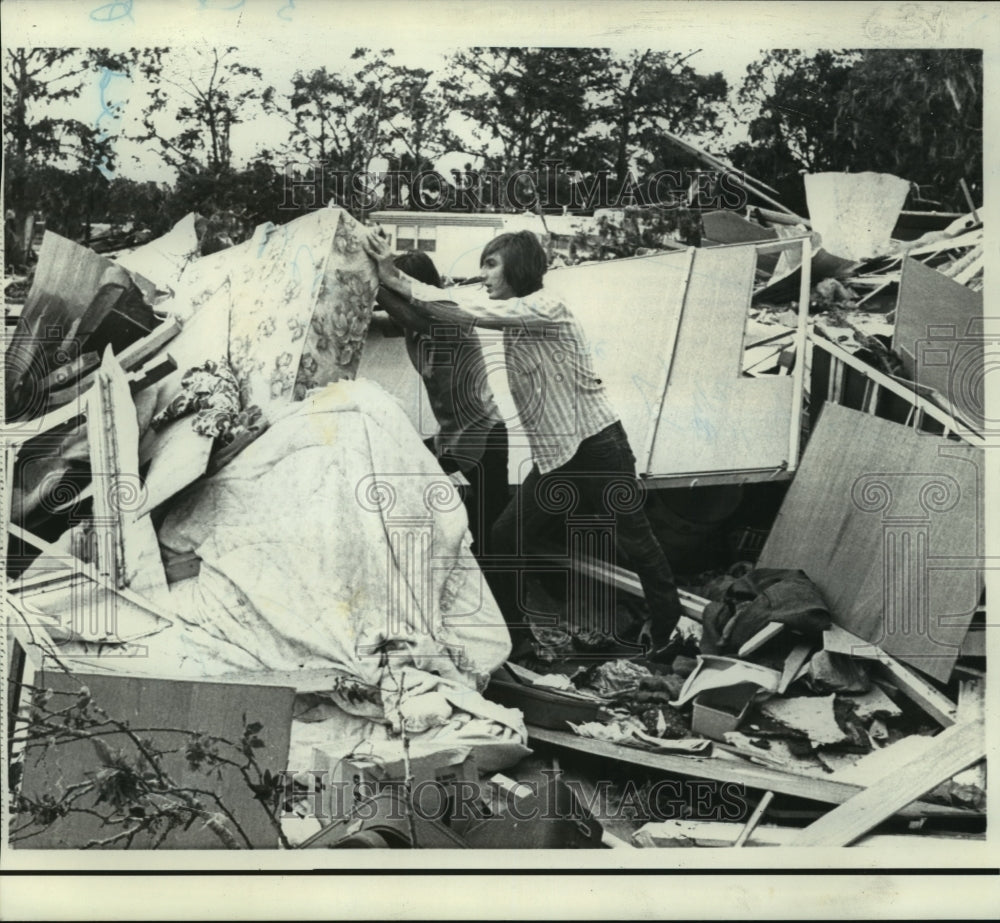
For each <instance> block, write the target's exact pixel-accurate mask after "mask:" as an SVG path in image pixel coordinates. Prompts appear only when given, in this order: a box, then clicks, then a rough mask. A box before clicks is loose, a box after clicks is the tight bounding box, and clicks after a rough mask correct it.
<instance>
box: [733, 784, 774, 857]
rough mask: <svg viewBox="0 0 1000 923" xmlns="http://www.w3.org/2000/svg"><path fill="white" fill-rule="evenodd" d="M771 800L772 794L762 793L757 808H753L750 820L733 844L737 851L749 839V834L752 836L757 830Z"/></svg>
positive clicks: (772, 798)
mask: <svg viewBox="0 0 1000 923" xmlns="http://www.w3.org/2000/svg"><path fill="white" fill-rule="evenodd" d="M773 800H774V792H764V796H763V797H762V798H761V799H760V801H759V802H757V807H756V808H754V812H753V814H751V815H750V820H748V821H747V822H746V826H745V827H744V828H743V829H742V830H741V831H740V835H739V836H738V837H737V838H736V842H735V843H733V846H734V847H736V848H737V849H738V848H740V847H741V846H744V845H745V844H746V841H747V840H749V839H750V834H752V833H753V832H754V830H755V829H756V828H757V825H758V824H759V823H760V822H761V819H762V818H763V817H764V812H765V811H766V810H767V808H768V806H769V805H770V804H771V802H772V801H773Z"/></svg>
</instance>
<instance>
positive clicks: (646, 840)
mask: <svg viewBox="0 0 1000 923" xmlns="http://www.w3.org/2000/svg"><path fill="white" fill-rule="evenodd" d="M739 831H740V825H739V824H733V823H726V822H725V821H718V820H700V821H699V820H667V821H654V822H652V823H648V824H646V825H645V826H644V827H640V828H639V829H638V830H637V831H636V832H635V833H634V834H633V839H634V840H635V841H636V843H638V844H639V845H640V846H642V847H646V848H659V849H662V848H678V847H681V848H685V847H703V848H720V847H727V846H733V845H734V844H735V842H736V839H737V837H738V836H739ZM798 832H799V831H798V830H797V829H796V828H795V827H778V826H763V827H757V829H756V830H754V831H753V834H752V835H751V836H750V839H749V840H748V841H747V843H746V845H747V846H789V845H790V844H791V842H792V840H793V839H794V838H795V836H796V835H797V834H798ZM985 839H986V836H985V834H982V835H968V834H966V835H961V836H932V835H930V834H926V833H920V834H899V835H873V836H866V837H862V838H861V839H860V840H859V841H858V842H857V844H856V845H858V846H869V847H874V848H876V849H886V850H890V851H891V850H894V849H923V850H928V851H929V850H934V849H947V848H948V847H954V846H961V844H963V843H976V842H983V841H985Z"/></svg>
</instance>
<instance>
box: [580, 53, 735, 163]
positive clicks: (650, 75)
mask: <svg viewBox="0 0 1000 923" xmlns="http://www.w3.org/2000/svg"><path fill="white" fill-rule="evenodd" d="M693 54H694V53H692V54H683V53H681V52H655V51H652V50H650V49H646V50H645V51H633V52H630V53H629V54H627V55H624V56H623V57H618V56H614V55H611V54H610V53H608V52H603V55H604V59H605V60H604V62H603V67H602V69H601V73H602V74H603V75H604V76H603V80H602V81H601V82H600V83H599V89H600V90H601V91H602V93H603V100H602V103H601V105H600V106H599V108H598V112H599V113H600V117H601V119H602V120H603V121H604V122H606V123H607V124H608V125H610V126H613V131H611V133H610V138H609V141H608V146H609V147H610V153H611V156H612V162H613V163H614V167H615V173H616V175H617V176H619V177H624V176H625V175H626V174H627V173H628V170H629V166H630V163H631V161H632V160H633V159H634V158H638V159H640V160H646V161H648V160H650V159H651V158H653V157H655V156H657V155H660V156H661V157H662V156H663V155H664V154H665V150H664V148H665V147H669V144H667V145H664V136H663V132H664V130H666V131H668V132H670V133H672V134H679V135H682V136H684V137H685V138H688V139H691V138H693V137H694V138H703V139H705V140H706V141H707V140H712V139H714V138H717V137H718V136H719V134H720V132H721V125H720V122H719V116H720V112H721V110H720V107H721V104H722V103H723V102H724V101H725V98H726V92H727V89H728V87H727V85H726V81H725V78H724V77H723V76H722V74H721V73H715V74H710V75H707V76H706V75H702V74H699V73H698V72H697V71H695V69H694V68H693V67H692V66H691V65H690V64H688V63H687V62H688V60H689V59H690V58H691V57H692V56H693ZM671 158H672V159H673V160H674V161H676V156H675V155H673V154H669V155H667V157H666V159H667V162H670V160H671Z"/></svg>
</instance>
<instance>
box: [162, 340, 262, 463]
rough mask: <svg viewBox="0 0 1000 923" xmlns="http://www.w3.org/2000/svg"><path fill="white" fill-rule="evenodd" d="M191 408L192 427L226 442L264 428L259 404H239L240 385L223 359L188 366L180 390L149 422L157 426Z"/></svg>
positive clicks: (189, 410)
mask: <svg viewBox="0 0 1000 923" xmlns="http://www.w3.org/2000/svg"><path fill="white" fill-rule="evenodd" d="M192 411H193V412H194V414H195V416H194V420H193V422H192V425H193V427H194V431H195V432H196V433H199V434H200V435H202V436H212V437H214V438H216V439H218V440H220V442H221V443H222V444H223V445H229V444H230V443H231V442H233V440H235V439H236V437H237V436H240V435H242V434H243V433H259V432H261V431H262V430H263V429H264V419H263V414H262V413H261V409H260V407H258V406H257V405H256V404H253V405H251V406H249V407H247V408H246V409H242V408H241V407H240V386H239V384H238V382H237V381H236V376H235V375H234V374H233V370H232V368H230V366H229V363H228V362H226V360H225V359H219V360H212V359H208V360H206V361H205V362H204V363H202V364H201V365H197V366H195V367H194V368H192V369H188V370H187V372H185V373H184V377H183V378H182V379H181V390H180V393H179V394H178V395H177V396H176V397H174V398H173V399H172V400H171V401H170V403H169V404H167V406H166V407H164V408H163V410H161V411H160V412H159V413H158V414H156V416H154V417H153V419H152V420H151V421H150V425H151V426H152V427H153V429H155V430H161V429H163V427H164V426H166V425H167V424H168V423H169V422H170V421H171V420H176V419H177V418H178V417H183V416H184V415H185V414H188V413H191V412H192Z"/></svg>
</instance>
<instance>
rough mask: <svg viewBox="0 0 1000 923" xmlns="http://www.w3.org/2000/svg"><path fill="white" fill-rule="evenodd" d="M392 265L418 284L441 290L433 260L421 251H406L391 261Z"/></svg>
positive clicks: (439, 276) (439, 279)
mask: <svg viewBox="0 0 1000 923" xmlns="http://www.w3.org/2000/svg"><path fill="white" fill-rule="evenodd" d="M393 263H395V264H396V268H397V269H398V270H400V271H401V272H405V273H406V274H407V275H408V276H410V277H412V278H414V279H416V280H417V281H418V282H424V283H426V284H427V285H434V286H436V287H437V288H441V275H440V274H439V273H438V271H437V267H436V266H435V265H434V260H432V259H431V258H430V257H429V256H428V255H427V254H426V253H424V252H423V250H407V251H406V252H405V253H400V254H399V256H397V257H395V259H393Z"/></svg>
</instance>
